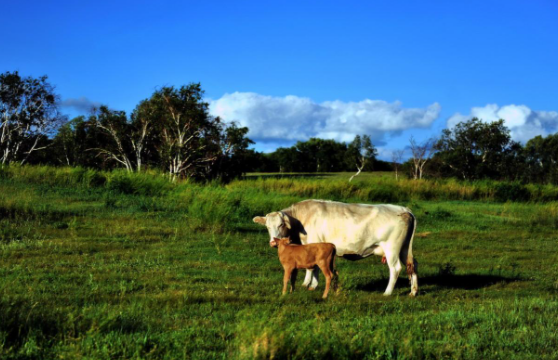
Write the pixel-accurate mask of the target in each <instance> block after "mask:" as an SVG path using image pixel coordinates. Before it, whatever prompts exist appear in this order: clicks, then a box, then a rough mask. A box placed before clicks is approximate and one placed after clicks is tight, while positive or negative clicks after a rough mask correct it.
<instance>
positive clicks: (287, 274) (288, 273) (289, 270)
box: [282, 268, 293, 295]
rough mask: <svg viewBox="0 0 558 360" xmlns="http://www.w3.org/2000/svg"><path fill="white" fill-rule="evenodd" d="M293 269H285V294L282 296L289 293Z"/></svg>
mask: <svg viewBox="0 0 558 360" xmlns="http://www.w3.org/2000/svg"><path fill="white" fill-rule="evenodd" d="M292 271H293V269H292V268H285V274H284V275H283V292H282V295H285V294H286V293H287V285H289V280H290V278H291V273H292Z"/></svg>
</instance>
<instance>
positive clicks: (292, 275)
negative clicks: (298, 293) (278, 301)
mask: <svg viewBox="0 0 558 360" xmlns="http://www.w3.org/2000/svg"><path fill="white" fill-rule="evenodd" d="M297 274H298V270H297V269H293V272H292V273H291V292H293V291H294V287H295V282H296V275H297Z"/></svg>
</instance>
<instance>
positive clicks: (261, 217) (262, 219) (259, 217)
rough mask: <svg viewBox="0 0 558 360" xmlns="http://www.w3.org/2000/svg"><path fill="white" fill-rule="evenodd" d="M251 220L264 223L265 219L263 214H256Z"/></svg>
mask: <svg viewBox="0 0 558 360" xmlns="http://www.w3.org/2000/svg"><path fill="white" fill-rule="evenodd" d="M252 221H254V222H255V223H256V224H260V225H265V221H266V219H265V217H263V216H256V217H255V218H253V219H252Z"/></svg>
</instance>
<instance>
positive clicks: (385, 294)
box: [383, 293, 391, 296]
mask: <svg viewBox="0 0 558 360" xmlns="http://www.w3.org/2000/svg"><path fill="white" fill-rule="evenodd" d="M383 295H384V296H391V293H384V294H383Z"/></svg>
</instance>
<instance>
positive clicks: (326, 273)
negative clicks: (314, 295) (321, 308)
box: [318, 262, 333, 299]
mask: <svg viewBox="0 0 558 360" xmlns="http://www.w3.org/2000/svg"><path fill="white" fill-rule="evenodd" d="M318 266H319V267H320V269H321V270H322V272H323V273H324V277H325V279H326V285H325V290H324V294H323V295H322V297H323V298H324V299H326V298H327V294H328V293H329V286H330V285H331V278H332V276H333V274H332V273H331V271H330V270H329V266H328V264H327V263H326V262H322V263H320V264H318Z"/></svg>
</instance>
